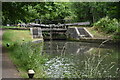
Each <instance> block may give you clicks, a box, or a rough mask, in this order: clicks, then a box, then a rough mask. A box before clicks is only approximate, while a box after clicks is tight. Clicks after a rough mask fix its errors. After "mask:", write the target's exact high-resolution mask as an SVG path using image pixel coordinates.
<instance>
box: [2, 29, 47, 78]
mask: <svg viewBox="0 0 120 80" xmlns="http://www.w3.org/2000/svg"><path fill="white" fill-rule="evenodd" d="M21 34H22V35H21ZM29 41H32V39H31V35H30V32H29V31H24V30H23V31H22V30H20V31H18V30H6V31H5V32H4V34H3V46H4V47H6V44H10V46H9V47H6V48H7V50H8V53H10V57H11V59H12V60H13V62H14V64H15V65H16V66H17V68H18V69H19V70H20V72H22V73H21V74H22V76H24V77H26V78H27V77H28V76H27V75H26V74H27V71H28V69H33V70H35V72H36V75H35V77H39V76H40V77H42V78H43V77H45V73H44V71H43V68H44V67H43V64H44V63H45V62H46V61H47V56H46V55H42V54H41V53H42V47H43V43H32V42H29ZM38 74H39V76H38ZM40 77H39V78H40Z"/></svg>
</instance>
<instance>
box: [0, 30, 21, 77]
mask: <svg viewBox="0 0 120 80" xmlns="http://www.w3.org/2000/svg"><path fill="white" fill-rule="evenodd" d="M2 34H3V31H2V30H1V29H0V42H2ZM0 49H1V50H2V53H1V54H0V56H2V61H1V62H2V78H20V74H19V72H18V70H17V68H16V67H15V65H14V64H13V62H12V61H11V59H10V57H9V55H8V53H7V49H5V48H3V47H2V44H1V43H0Z"/></svg>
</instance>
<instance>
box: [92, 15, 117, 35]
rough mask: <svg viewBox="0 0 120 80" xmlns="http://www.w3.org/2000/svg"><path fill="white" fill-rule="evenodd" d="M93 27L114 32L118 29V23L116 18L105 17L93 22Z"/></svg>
mask: <svg viewBox="0 0 120 80" xmlns="http://www.w3.org/2000/svg"><path fill="white" fill-rule="evenodd" d="M94 26H95V28H97V29H98V30H100V31H104V32H106V33H114V32H117V31H118V28H119V23H118V20H117V19H110V18H109V17H105V18H102V19H100V20H99V21H98V22H96V23H94Z"/></svg>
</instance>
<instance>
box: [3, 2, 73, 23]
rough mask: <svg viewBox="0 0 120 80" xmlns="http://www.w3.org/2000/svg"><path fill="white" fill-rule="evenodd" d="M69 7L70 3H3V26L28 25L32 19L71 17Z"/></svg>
mask: <svg viewBox="0 0 120 80" xmlns="http://www.w3.org/2000/svg"><path fill="white" fill-rule="evenodd" d="M69 6H70V3H64V2H61V3H58V2H41V3H29V2H26V3H21V2H19V3H17V2H14V3H13V2H8V3H3V24H17V23H19V22H25V23H28V22H31V20H33V19H45V20H46V19H48V20H54V19H64V18H65V17H67V16H70V15H71V11H70V8H69ZM13 14H14V15H13Z"/></svg>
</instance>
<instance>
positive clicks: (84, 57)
mask: <svg viewBox="0 0 120 80" xmlns="http://www.w3.org/2000/svg"><path fill="white" fill-rule="evenodd" d="M98 47H99V44H94V43H83V42H64V41H61V42H58V41H53V42H45V44H44V54H48V55H49V56H50V59H49V60H48V62H47V63H46V64H45V67H46V68H45V72H46V73H47V75H48V77H50V78H66V77H67V78H84V77H88V78H103V77H104V78H105V77H118V53H119V52H118V51H117V50H116V47H115V46H108V45H103V46H101V48H98Z"/></svg>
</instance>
